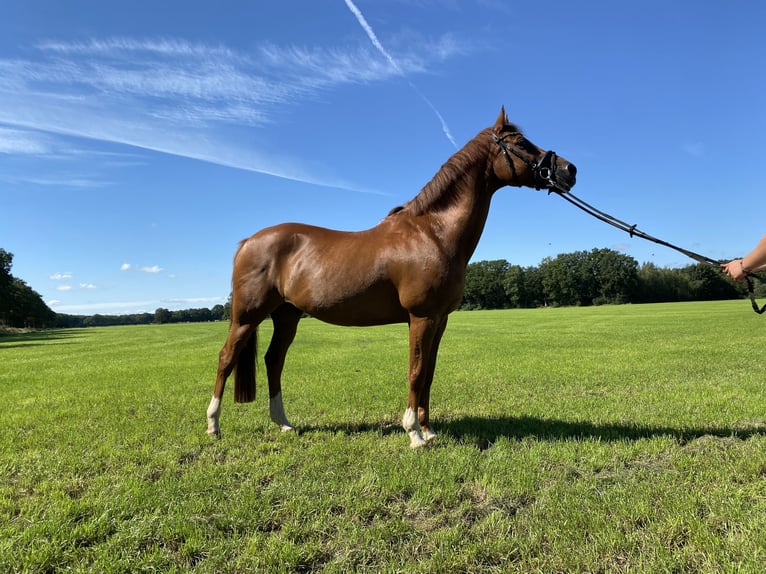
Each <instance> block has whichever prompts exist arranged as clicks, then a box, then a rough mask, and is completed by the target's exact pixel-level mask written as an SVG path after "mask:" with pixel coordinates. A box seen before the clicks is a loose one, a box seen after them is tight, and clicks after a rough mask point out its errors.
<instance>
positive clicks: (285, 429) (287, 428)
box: [279, 425, 295, 432]
mask: <svg viewBox="0 0 766 574" xmlns="http://www.w3.org/2000/svg"><path fill="white" fill-rule="evenodd" d="M279 429H280V430H281V431H282V432H293V431H294V430H295V427H294V426H290V425H279Z"/></svg>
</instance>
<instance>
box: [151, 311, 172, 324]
mask: <svg viewBox="0 0 766 574" xmlns="http://www.w3.org/2000/svg"><path fill="white" fill-rule="evenodd" d="M170 317H171V315H170V311H169V310H168V309H165V308H163V307H160V308H158V309H157V310H156V311H155V312H154V322H155V323H157V324H160V325H161V324H162V323H170Z"/></svg>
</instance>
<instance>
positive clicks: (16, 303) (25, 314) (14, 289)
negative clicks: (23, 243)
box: [0, 248, 56, 328]
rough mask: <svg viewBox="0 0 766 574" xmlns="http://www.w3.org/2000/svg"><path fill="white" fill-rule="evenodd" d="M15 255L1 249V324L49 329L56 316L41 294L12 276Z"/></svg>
mask: <svg viewBox="0 0 766 574" xmlns="http://www.w3.org/2000/svg"><path fill="white" fill-rule="evenodd" d="M12 266H13V253H10V252H8V251H6V250H5V249H2V248H0V324H3V323H4V324H6V325H8V326H10V327H34V328H38V327H49V326H52V325H54V324H55V322H56V314H55V313H54V312H53V311H52V310H51V309H50V307H48V306H47V305H46V304H45V302H44V301H43V298H42V297H41V296H40V294H39V293H37V292H36V291H34V290H33V289H32V288H31V287H30V286H29V285H27V284H26V283H25V282H24V281H22V280H21V279H17V278H16V277H14V276H13V275H12V274H11V268H12Z"/></svg>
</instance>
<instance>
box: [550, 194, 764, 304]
mask: <svg viewBox="0 0 766 574" xmlns="http://www.w3.org/2000/svg"><path fill="white" fill-rule="evenodd" d="M551 193H555V194H556V195H558V196H559V197H561V198H562V199H565V200H566V201H568V202H569V203H571V204H572V205H574V206H575V207H577V208H578V209H581V210H582V211H584V212H585V213H587V214H588V215H591V216H593V217H595V218H596V219H598V220H600V221H603V222H604V223H608V224H609V225H611V226H612V227H616V228H617V229H620V230H622V231H624V232H626V233H628V234H629V235H630V236H631V237H640V238H641V239H646V240H647V241H651V242H652V243H657V244H658V245H662V246H664V247H669V248H670V249H674V250H676V251H678V252H679V253H683V254H684V255H686V256H687V257H689V258H691V259H694V260H695V261H697V262H698V263H703V264H705V265H712V266H714V267H716V268H718V269H720V266H721V265H720V263H719V262H718V261H716V260H715V259H711V258H710V257H705V256H704V255H700V254H699V253H695V252H694V251H689V250H688V249H684V248H683V247H679V246H678V245H673V244H672V243H669V242H668V241H664V240H662V239H658V238H657V237H654V236H652V235H649V234H648V233H644V232H643V231H641V230H640V229H638V228H637V226H636V225H629V224H627V223H625V222H624V221H622V220H620V219H617V218H616V217H613V216H611V215H609V214H608V213H604V212H603V211H601V210H599V209H596V208H595V207H593V206H592V205H590V204H589V203H586V202H585V201H583V200H582V199H580V198H579V197H577V196H576V195H573V194H572V193H571V192H564V191H561V190H558V189H555V188H554V189H549V190H548V195H550V194H551ZM755 276H756V275H755V274H753V273H748V274H747V275H746V276H745V280H746V281H747V295H748V297H749V298H750V304H751V305H752V306H753V311H755V312H756V313H758V314H759V315H762V314H763V313H764V311H766V304H764V305H763V306H762V307H759V306H758V302H757V301H756V300H755V287H754V285H753V280H752V277H755Z"/></svg>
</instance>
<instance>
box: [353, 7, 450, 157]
mask: <svg viewBox="0 0 766 574" xmlns="http://www.w3.org/2000/svg"><path fill="white" fill-rule="evenodd" d="M345 2H346V6H348V9H349V10H351V13H352V14H353V15H354V16H356V19H357V20H358V21H359V25H360V26H361V27H362V29H363V30H364V31H365V32H366V34H367V37H368V38H369V39H370V42H372V45H373V46H375V49H376V50H377V51H378V52H380V53H381V54H383V57H384V58H385V59H386V60H388V63H389V64H391V67H392V68H393V69H394V70H396V73H397V74H399V75H400V76H402V77H405V76H404V72H402V69H401V68H400V67H399V64H397V63H396V60H394V59H393V57H392V56H391V54H389V53H388V52H387V51H386V49H385V48H384V47H383V44H381V43H380V40H378V37H377V36H376V35H375V31H374V30H373V29H372V27H371V26H370V25H369V24H368V23H367V20H365V18H364V16H363V15H362V13H361V12H360V11H359V8H357V7H356V4H354V3H353V2H352V0H345ZM405 79H406V78H405ZM407 83H408V84H409V85H410V87H411V88H412V89H413V90H414V92H415V93H416V94H417V95H418V96H420V99H422V100H423V101H424V102H425V103H426V104H427V105H428V107H429V108H431V111H433V113H434V114H436V117H437V118H439V122H440V123H441V125H442V131H443V132H444V135H445V136H447V139H448V140H449V141H450V142H451V143H452V145H453V146H455V148H456V149H457V143H456V142H455V138H453V137H452V133H451V132H450V129H449V126H448V125H447V122H445V121H444V118H443V117H442V115H441V114H440V113H439V110H437V109H436V106H434V105H433V104H432V103H431V100H429V99H428V98H427V97H425V95H423V92H421V91H420V90H418V88H417V86H415V84H413V83H412V82H411V81H410V80H407Z"/></svg>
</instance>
